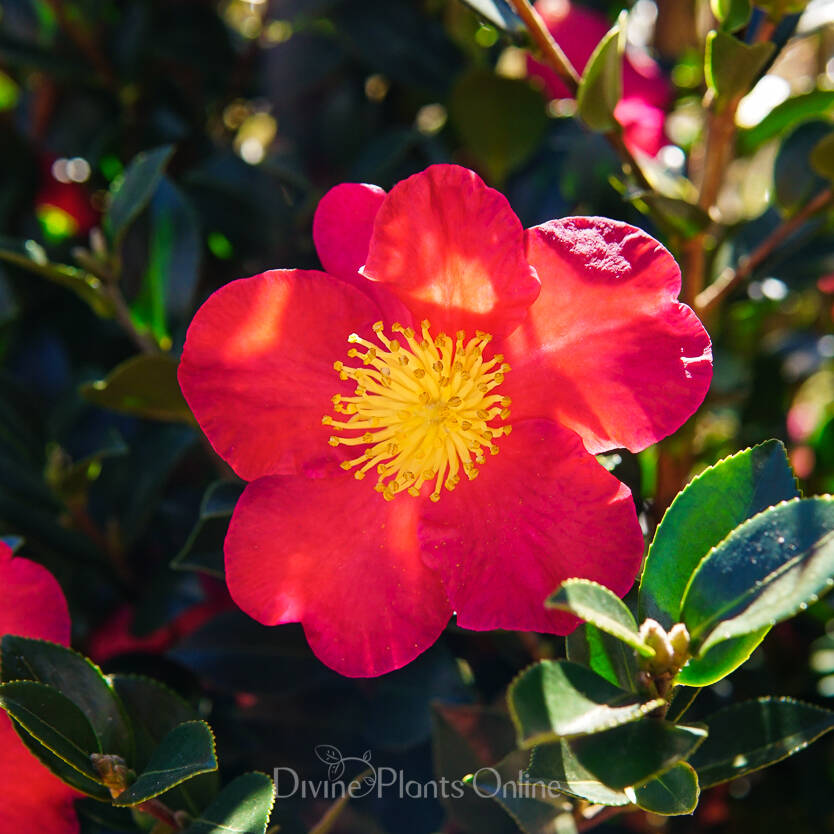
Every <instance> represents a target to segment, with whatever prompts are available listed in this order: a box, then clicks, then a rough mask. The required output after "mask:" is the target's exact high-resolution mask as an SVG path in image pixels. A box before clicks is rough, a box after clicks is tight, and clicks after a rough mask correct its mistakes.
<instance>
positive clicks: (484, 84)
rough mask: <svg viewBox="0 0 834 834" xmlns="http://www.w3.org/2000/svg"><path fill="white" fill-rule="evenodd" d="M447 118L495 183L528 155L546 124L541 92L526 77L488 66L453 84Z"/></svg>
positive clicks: (539, 139)
mask: <svg viewBox="0 0 834 834" xmlns="http://www.w3.org/2000/svg"><path fill="white" fill-rule="evenodd" d="M449 118H450V119H451V121H452V124H453V125H454V127H455V130H456V131H457V132H458V135H459V136H460V137H461V139H462V140H463V142H464V144H465V145H466V149H467V150H468V151H469V152H470V153H471V154H472V156H473V157H474V158H475V159H476V160H477V161H478V162H479V163H480V165H481V166H483V167H484V168H485V169H486V171H487V172H488V173H489V176H490V178H491V179H492V180H493V181H494V182H496V183H501V182H503V181H504V179H505V178H506V176H507V174H509V173H510V172H511V171H513V170H514V169H515V168H517V167H518V166H519V165H521V164H523V163H524V162H526V161H527V159H529V157H530V156H531V154H532V153H533V152H534V151H535V150H536V148H537V147H538V146H539V143H540V141H541V138H542V136H543V135H544V131H545V129H546V128H547V114H546V112H545V107H544V102H543V101H542V97H541V94H540V93H539V92H538V91H536V90H534V89H533V88H532V87H531V86H530V85H529V84H528V83H527V82H526V81H524V80H520V79H515V78H504V77H503V76H500V75H496V74H495V73H494V72H492V71H491V70H481V69H475V70H472V71H471V72H468V73H466V74H465V75H464V76H463V77H462V78H461V79H460V80H459V81H458V82H457V83H456V84H455V86H454V88H453V89H452V93H451V96H450V98H449Z"/></svg>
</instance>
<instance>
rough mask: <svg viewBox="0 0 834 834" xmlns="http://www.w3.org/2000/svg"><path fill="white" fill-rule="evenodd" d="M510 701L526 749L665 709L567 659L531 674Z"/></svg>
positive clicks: (523, 678) (541, 666)
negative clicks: (660, 708)
mask: <svg viewBox="0 0 834 834" xmlns="http://www.w3.org/2000/svg"><path fill="white" fill-rule="evenodd" d="M507 701H508V703H509V707H510V715H511V716H512V719H513V722H514V723H515V725H516V730H517V732H518V743H519V746H520V747H532V746H534V745H536V744H543V743H544V742H547V741H554V740H556V739H559V738H564V737H571V736H579V735H585V734H588V733H598V732H600V731H601V730H605V729H607V728H609V727H614V726H616V725H618V724H624V723H626V722H628V721H636V720H637V719H639V718H642V717H643V716H644V715H645V714H646V713H648V712H651V711H652V710H653V709H656V708H657V707H658V706H660V705H661V704H663V701H662V700H658V699H655V700H641V699H640V698H639V696H637V695H635V694H634V693H633V692H625V691H623V690H622V689H620V688H619V687H617V686H613V685H612V684H611V683H609V682H608V681H607V680H605V678H602V677H600V676H599V675H597V674H596V672H592V671H591V670H590V669H586V668H585V667H584V666H580V665H579V664H577V663H571V662H570V661H567V660H544V661H542V662H541V663H537V664H536V665H535V666H531V667H530V668H529V669H526V670H525V671H524V672H522V673H521V674H520V675H519V676H518V677H517V678H516V679H515V680H514V681H513V682H512V683H511V684H510V688H509V690H508V691H507Z"/></svg>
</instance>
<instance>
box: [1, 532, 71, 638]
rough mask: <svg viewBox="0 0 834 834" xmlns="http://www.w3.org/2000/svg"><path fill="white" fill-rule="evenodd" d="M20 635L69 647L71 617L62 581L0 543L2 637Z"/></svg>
mask: <svg viewBox="0 0 834 834" xmlns="http://www.w3.org/2000/svg"><path fill="white" fill-rule="evenodd" d="M4 634H18V635H21V636H23V637H34V638H37V639H38V640H49V641H51V642H53V643H61V644H62V645H64V646H68V645H69V639H70V616H69V610H68V609H67V601H66V599H65V598H64V592H63V591H62V590H61V586H60V585H59V584H58V580H56V579H55V577H54V576H53V575H52V574H51V573H50V572H49V571H48V570H47V569H46V568H45V567H43V566H42V565H39V564H37V562H31V561H29V559H21V558H20V557H15V556H14V555H13V553H12V549H11V548H10V547H9V546H8V545H7V544H4V543H3V542H0V637H2V635H4Z"/></svg>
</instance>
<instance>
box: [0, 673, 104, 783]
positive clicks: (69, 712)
mask: <svg viewBox="0 0 834 834" xmlns="http://www.w3.org/2000/svg"><path fill="white" fill-rule="evenodd" d="M0 707H3V709H5V710H6V712H7V713H8V714H9V715H10V716H11V717H12V718H13V719H14V721H15V726H16V728H20V729H18V732H19V733H21V734H22V733H28V734H29V735H31V736H32V737H33V738H34V739H35V740H36V741H38V742H40V743H41V744H42V745H43V746H44V747H46V748H47V750H49V751H50V752H51V753H54V754H55V756H57V757H58V758H59V759H61V760H62V761H64V762H65V763H66V764H68V765H70V766H71V767H72V768H74V769H75V770H77V771H78V772H79V773H81V774H82V775H84V776H86V777H87V778H89V779H92V780H93V781H100V780H99V778H98V773H96V770H95V768H94V767H93V765H92V763H91V761H90V756H91V755H92V754H93V753H101V748H100V747H99V744H98V739H97V738H96V734H95V731H94V730H93V728H92V726H90V722H89V721H88V720H87V716H86V715H84V713H83V712H81V710H80V709H78V707H77V706H75V704H73V702H72V701H70V699H69V698H67V697H66V696H64V695H62V694H61V693H60V692H58V690H57V689H53V688H52V687H50V686H45V685H44V684H42V683H35V681H12V682H11V683H4V684H2V685H0ZM21 730H22V732H21Z"/></svg>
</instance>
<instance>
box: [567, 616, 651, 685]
mask: <svg viewBox="0 0 834 834" xmlns="http://www.w3.org/2000/svg"><path fill="white" fill-rule="evenodd" d="M565 644H566V646H567V655H568V660H572V661H574V662H575V663H581V664H582V665H583V666H587V667H588V668H589V669H593V670H594V671H595V672H596V673H597V674H598V675H601V676H602V677H603V678H605V679H606V680H607V681H609V682H610V683H613V684H614V685H615V686H619V687H620V688H621V689H625V690H626V692H636V691H637V675H638V674H639V672H640V670H639V667H638V666H637V657H636V655H635V654H634V650H633V649H632V648H631V647H630V646H628V645H626V644H625V643H623V641H622V640H618V639H617V638H616V637H612V636H611V635H610V634H606V633H605V632H604V631H600V630H599V629H598V628H597V627H596V626H593V625H590V624H588V623H585V625H582V626H580V627H579V628H577V629H574V631H572V632H571V633H570V634H569V635H568V636H567V638H566V640H565Z"/></svg>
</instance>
